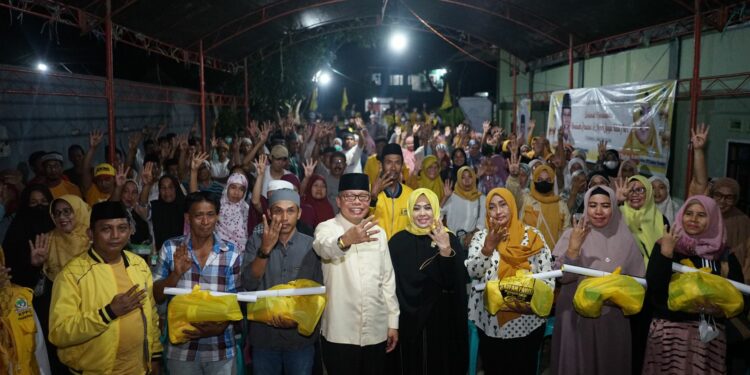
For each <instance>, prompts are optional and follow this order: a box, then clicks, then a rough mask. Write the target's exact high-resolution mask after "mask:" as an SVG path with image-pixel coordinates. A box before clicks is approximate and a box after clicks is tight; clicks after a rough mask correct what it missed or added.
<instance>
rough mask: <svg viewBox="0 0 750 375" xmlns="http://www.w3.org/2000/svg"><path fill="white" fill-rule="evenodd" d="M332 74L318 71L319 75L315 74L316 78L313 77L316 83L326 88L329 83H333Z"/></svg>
mask: <svg viewBox="0 0 750 375" xmlns="http://www.w3.org/2000/svg"><path fill="white" fill-rule="evenodd" d="M331 79H333V78H332V77H331V73H328V72H327V71H325V70H318V72H317V73H315V76H314V77H313V82H316V83H317V84H319V85H320V86H326V85H328V84H329V83H331Z"/></svg>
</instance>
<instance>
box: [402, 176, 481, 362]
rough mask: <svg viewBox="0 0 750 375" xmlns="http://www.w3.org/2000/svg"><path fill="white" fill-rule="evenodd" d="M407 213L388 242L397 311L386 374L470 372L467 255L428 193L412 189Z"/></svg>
mask: <svg viewBox="0 0 750 375" xmlns="http://www.w3.org/2000/svg"><path fill="white" fill-rule="evenodd" d="M407 212H408V216H409V223H408V224H407V225H406V229H405V230H403V231H400V232H398V233H396V234H395V235H394V236H393V237H392V238H391V240H390V241H389V242H388V247H389V249H390V255H391V262H392V263H393V271H394V274H395V275H396V295H397V296H398V302H399V307H400V310H401V315H400V316H399V341H398V346H397V347H396V350H395V351H394V353H391V356H390V361H391V362H390V363H389V367H391V368H390V370H392V371H391V372H392V373H400V374H411V375H420V374H424V375H427V374H429V375H440V374H445V375H453V374H464V373H466V370H467V368H468V351H467V350H466V348H467V347H468V327H467V323H466V322H467V320H468V317H467V307H466V306H468V301H467V297H466V283H467V281H468V274H467V272H466V268H465V267H464V260H465V259H466V252H465V251H464V249H463V248H462V247H461V244H460V243H459V241H458V238H456V236H455V235H453V233H450V232H449V231H448V229H447V228H445V227H443V225H442V223H441V222H440V202H439V201H438V198H437V195H435V193H433V192H432V191H431V190H429V189H424V188H422V189H417V190H414V192H412V193H411V195H410V196H409V200H408V211H407ZM393 367H395V368H393Z"/></svg>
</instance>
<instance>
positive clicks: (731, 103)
mask: <svg viewBox="0 0 750 375" xmlns="http://www.w3.org/2000/svg"><path fill="white" fill-rule="evenodd" d="M693 45H694V43H693V38H692V37H689V38H681V39H680V40H679V41H675V42H672V43H669V42H666V43H660V44H655V45H651V46H648V47H642V48H637V49H633V50H628V51H624V52H619V53H615V54H612V55H606V56H600V57H593V58H589V59H585V60H583V61H579V62H576V63H575V65H574V67H573V73H574V77H573V83H574V87H576V88H577V87H598V86H604V85H612V84H618V83H625V82H639V81H653V80H665V79H670V78H671V79H684V78H691V77H692V69H693ZM747 46H750V27H748V26H745V27H735V28H730V29H729V30H725V31H724V32H723V33H719V32H704V35H703V37H702V39H701V68H700V75H701V76H702V77H709V76H717V75H724V74H734V73H743V72H748V71H750V48H748V47H747ZM502 56H503V58H504V59H505V60H509V59H510V58H509V55H508V54H507V53H505V52H503V53H502ZM673 60H675V61H673ZM581 64H583V66H581ZM500 65H501V66H500V74H499V75H498V77H499V79H500V98H501V101H502V102H503V103H512V101H513V98H512V93H513V86H512V77H511V75H510V67H509V65H508V63H507V62H501V64H500ZM670 68H671V70H672V75H673V76H672V77H670ZM581 73H582V74H583V77H582V82H583V85H580V83H581V79H580V77H579V75H580V74H581ZM529 75H530V74H528V73H526V74H519V76H518V78H517V92H518V93H519V94H523V93H527V92H528V91H529V90H528V84H529V83H528V80H529ZM739 82H740V81H735V84H739ZM704 86H705V85H704ZM743 87H744V90H745V91H750V82H747V83H745V85H744V86H743ZM567 88H568V66H567V65H563V66H558V67H554V68H549V69H545V70H541V71H536V72H534V74H533V90H534V91H535V92H539V91H555V90H564V89H567ZM715 88H720V87H719V86H715ZM704 89H705V87H704ZM507 108H510V107H507ZM532 113H533V118H536V119H537V120H539V121H540V122H541V124H540V127H543V126H544V124H543V123H544V122H545V121H546V119H547V113H548V110H547V109H537V110H534V111H533V112H532ZM500 118H501V122H502V124H504V125H506V127H508V128H509V126H508V124H509V123H510V119H511V111H510V110H509V109H505V110H502V111H501V113H500ZM673 118H674V122H673V124H672V134H673V142H674V144H673V145H672V152H671V155H672V160H671V170H670V173H669V177H670V180H671V181H672V190H673V194H674V195H676V196H682V195H683V194H684V191H685V178H686V177H685V176H686V168H687V155H688V154H687V153H688V144H689V133H690V130H689V126H690V101H689V100H687V99H680V100H677V102H676V105H675V115H674V117H673ZM697 120H698V123H699V124H700V123H706V124H709V125H710V126H711V133H710V141H709V145H708V155H709V157H708V170H709V175H710V176H723V175H724V173H725V161H726V154H727V144H728V142H729V141H730V140H731V141H733V142H748V143H750V96H745V97H742V98H714V99H711V98H708V99H703V100H701V101H700V102H699V105H698V117H697ZM736 122H739V123H741V130H740V131H732V130H730V128H729V124H730V123H736ZM542 131H543V129H537V131H536V132H535V133H537V134H541V132H542Z"/></svg>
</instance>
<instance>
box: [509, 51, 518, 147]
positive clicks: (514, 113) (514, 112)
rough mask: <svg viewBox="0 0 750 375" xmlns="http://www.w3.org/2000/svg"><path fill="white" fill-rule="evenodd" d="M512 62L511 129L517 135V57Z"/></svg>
mask: <svg viewBox="0 0 750 375" xmlns="http://www.w3.org/2000/svg"><path fill="white" fill-rule="evenodd" d="M510 61H511V64H512V65H513V66H512V67H511V69H513V109H512V110H511V112H510V113H511V116H510V119H511V129H512V130H513V134H515V133H516V107H517V103H516V100H517V98H516V95H517V87H518V86H517V82H516V81H517V77H518V71H516V61H517V60H516V57H515V56H513V57H512V58H511V60H510Z"/></svg>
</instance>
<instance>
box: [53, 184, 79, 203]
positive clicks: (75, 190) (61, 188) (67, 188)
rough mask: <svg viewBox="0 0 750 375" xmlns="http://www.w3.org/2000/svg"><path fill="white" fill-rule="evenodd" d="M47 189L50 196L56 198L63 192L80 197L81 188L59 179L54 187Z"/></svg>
mask: <svg viewBox="0 0 750 375" xmlns="http://www.w3.org/2000/svg"><path fill="white" fill-rule="evenodd" d="M49 191H50V192H51V193H52V198H54V199H57V198H60V197H62V196H63V195H65V194H72V195H75V196H78V197H79V198H80V197H81V189H80V188H79V187H78V185H75V184H73V183H72V182H69V181H66V180H60V183H59V184H57V186H55V187H49Z"/></svg>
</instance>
